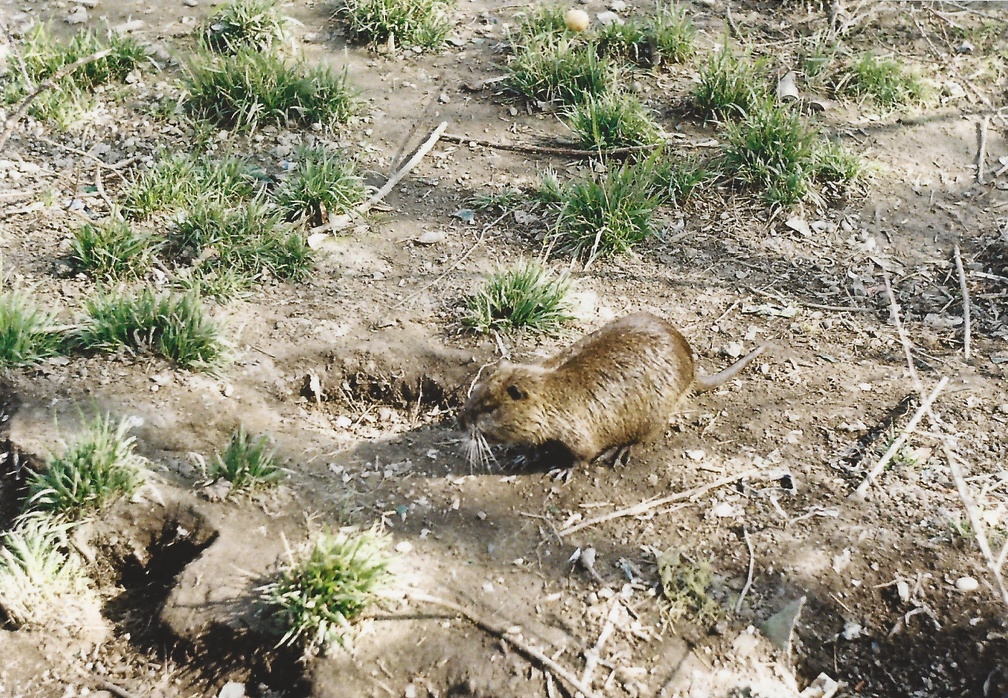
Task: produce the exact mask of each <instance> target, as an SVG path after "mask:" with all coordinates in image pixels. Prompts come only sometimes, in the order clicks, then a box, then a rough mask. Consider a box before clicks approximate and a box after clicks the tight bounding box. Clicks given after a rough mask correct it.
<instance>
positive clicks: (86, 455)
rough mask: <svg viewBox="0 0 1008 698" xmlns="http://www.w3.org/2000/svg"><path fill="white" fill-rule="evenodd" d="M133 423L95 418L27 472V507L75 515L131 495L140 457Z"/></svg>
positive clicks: (141, 468) (139, 472)
mask: <svg viewBox="0 0 1008 698" xmlns="http://www.w3.org/2000/svg"><path fill="white" fill-rule="evenodd" d="M134 426H136V418H130V417H127V418H125V419H123V420H121V421H120V422H119V423H118V424H115V423H114V422H113V421H112V417H111V415H105V416H104V417H103V416H101V415H98V416H95V417H94V418H93V419H92V420H91V421H90V422H88V423H87V424H86V425H85V427H84V431H83V432H82V433H81V434H80V436H78V437H77V438H76V439H74V440H73V441H71V442H70V443H69V444H68V445H67V447H66V452H65V453H64V454H63V455H62V456H54V455H51V456H50V457H49V458H48V459H47V460H46V464H45V468H44V469H43V470H40V471H38V472H34V473H32V474H31V475H29V476H28V503H27V507H28V509H32V510H38V511H47V512H51V513H54V514H63V515H67V516H69V517H70V518H79V517H80V515H81V514H83V513H85V512H89V511H97V510H99V509H102V508H104V507H105V506H106V505H107V504H110V503H111V502H113V501H115V500H116V499H118V498H120V497H124V496H129V495H131V494H133V493H134V492H135V491H136V490H137V488H139V487H140V485H141V484H143V481H144V459H143V457H142V456H139V455H137V454H136V453H135V452H134V451H133V445H134V442H135V441H136V439H135V437H133V436H129V431H130V429H132V428H133V427H134Z"/></svg>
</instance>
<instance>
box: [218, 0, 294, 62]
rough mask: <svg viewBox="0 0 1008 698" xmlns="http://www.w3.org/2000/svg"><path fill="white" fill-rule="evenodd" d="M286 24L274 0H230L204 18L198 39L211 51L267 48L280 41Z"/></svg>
mask: <svg viewBox="0 0 1008 698" xmlns="http://www.w3.org/2000/svg"><path fill="white" fill-rule="evenodd" d="M286 25H287V19H286V18H285V17H284V16H283V15H281V14H280V11H279V10H278V9H277V7H276V2H275V0H231V2H228V3H226V4H224V5H222V6H221V7H220V8H218V9H217V11H216V12H214V13H213V14H212V15H211V16H210V18H209V19H207V21H206V23H205V24H204V25H203V26H202V28H201V29H200V41H201V42H202V44H203V45H204V46H205V47H206V48H208V49H209V50H211V51H214V52H215V53H237V52H238V51H240V50H241V49H251V50H253V51H269V50H270V49H271V48H272V47H273V44H274V43H276V44H281V43H283V41H284V36H285V28H286Z"/></svg>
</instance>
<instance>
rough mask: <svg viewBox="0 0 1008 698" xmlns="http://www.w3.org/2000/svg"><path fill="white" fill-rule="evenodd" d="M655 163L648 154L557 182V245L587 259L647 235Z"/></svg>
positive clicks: (615, 251)
mask: <svg viewBox="0 0 1008 698" xmlns="http://www.w3.org/2000/svg"><path fill="white" fill-rule="evenodd" d="M654 167H655V166H654V161H653V160H652V159H651V158H649V159H647V160H643V161H640V162H638V163H632V162H628V163H626V164H624V165H622V166H621V167H619V168H616V167H610V168H609V169H608V170H607V171H606V172H605V174H603V175H601V176H599V175H593V176H591V177H588V178H584V179H580V180H577V181H574V182H570V183H568V184H566V185H564V186H562V187H561V188H560V193H559V197H560V200H561V206H562V208H561V209H560V216H559V219H558V221H557V236H558V240H559V242H560V245H561V248H562V249H567V250H571V251H572V252H574V254H576V255H578V256H580V257H585V258H586V259H587V263H588V264H590V263H591V262H592V261H593V260H594V259H595V258H596V257H598V256H600V255H610V254H619V253H623V252H627V251H628V250H630V248H631V247H633V246H634V245H635V244H636V243H639V242H641V241H642V240H644V239H646V238H647V237H649V236H650V235H651V234H652V229H651V214H652V213H653V212H654V210H655V208H657V207H658V205H659V203H660V201H659V199H658V196H657V195H656V193H655V191H654V182H655V171H654ZM544 188H545V182H544Z"/></svg>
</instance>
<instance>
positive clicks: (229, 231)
mask: <svg viewBox="0 0 1008 698" xmlns="http://www.w3.org/2000/svg"><path fill="white" fill-rule="evenodd" d="M168 239H169V244H170V245H171V246H173V247H174V248H176V249H179V250H182V251H185V252H187V253H189V254H192V255H193V256H195V257H196V258H197V259H198V260H199V262H198V265H197V266H199V267H200V268H201V269H202V270H213V271H220V270H227V269H230V270H233V271H234V272H237V273H239V274H242V275H243V276H245V277H246V278H247V279H249V280H250V281H251V280H253V279H257V278H261V277H262V276H263V274H270V275H272V276H274V277H276V278H278V279H290V280H294V281H297V280H300V279H303V278H304V277H305V276H306V275H307V274H308V271H309V270H310V269H311V268H312V265H313V263H314V257H313V255H312V251H311V249H310V248H309V247H308V243H307V242H306V240H305V238H304V235H302V234H301V233H299V232H297V231H295V230H292V229H291V227H290V226H289V225H287V224H285V223H283V222H282V221H281V220H280V213H279V212H278V211H276V210H275V209H270V208H269V207H268V206H267V204H266V202H265V201H263V200H262V199H252V200H251V201H249V202H247V203H246V204H244V205H243V206H241V207H238V208H228V207H226V206H224V205H223V204H221V203H219V202H216V201H212V200H199V201H197V202H196V203H195V204H194V205H193V207H192V209H191V210H190V211H189V212H188V214H187V215H186V217H185V218H183V219H182V220H180V221H178V222H177V223H176V224H175V227H174V229H173V230H172V231H171V232H170V233H169V238H168Z"/></svg>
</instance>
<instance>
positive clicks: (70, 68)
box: [0, 48, 112, 149]
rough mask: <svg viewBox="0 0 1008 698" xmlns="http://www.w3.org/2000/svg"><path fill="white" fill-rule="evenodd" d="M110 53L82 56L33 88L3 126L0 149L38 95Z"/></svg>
mask: <svg viewBox="0 0 1008 698" xmlns="http://www.w3.org/2000/svg"><path fill="white" fill-rule="evenodd" d="M110 53H112V49H110V48H106V49H102V50H101V51H95V52H94V53H92V54H89V55H87V56H84V57H83V58H78V59H77V60H76V61H74V62H73V63H70V64H68V65H65V66H63V67H62V68H60V69H59V70H57V71H56V72H55V73H53V74H52V75H51V76H49V77H48V78H46V79H45V80H44V81H43V82H42V84H41V85H39V86H38V87H37V88H35V91H34V92H32V93H31V94H30V95H28V96H27V97H25V98H24V101H22V102H21V105H20V106H19V107H18V108H17V111H15V112H14V114H13V115H12V116H11V117H10V118H9V119H7V123H6V124H5V125H4V130H3V133H0V149H3V147H4V146H5V145H7V141H8V139H10V137H11V133H13V132H14V127H15V126H17V125H18V122H19V121H21V119H22V118H24V115H25V114H26V113H28V107H30V106H31V104H32V102H34V101H35V100H36V99H38V96H39V95H40V94H42V93H43V92H45V91H46V90H49V89H52V88H53V87H55V86H56V84H57V83H58V82H59V81H60V80H62V79H63V78H65V77H66V76H67V75H69V74H70V73H72V72H74V71H75V70H77V69H78V68H80V67H81V66H83V65H87V64H88V63H94V62H95V61H98V60H101V59H102V58H105V56H107V55H109V54H110Z"/></svg>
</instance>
